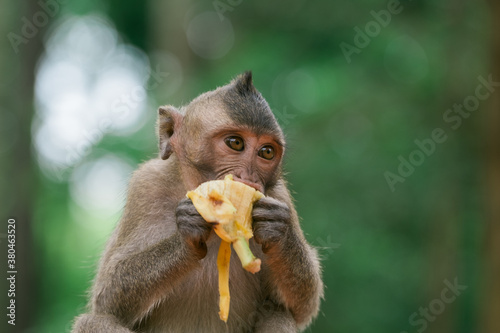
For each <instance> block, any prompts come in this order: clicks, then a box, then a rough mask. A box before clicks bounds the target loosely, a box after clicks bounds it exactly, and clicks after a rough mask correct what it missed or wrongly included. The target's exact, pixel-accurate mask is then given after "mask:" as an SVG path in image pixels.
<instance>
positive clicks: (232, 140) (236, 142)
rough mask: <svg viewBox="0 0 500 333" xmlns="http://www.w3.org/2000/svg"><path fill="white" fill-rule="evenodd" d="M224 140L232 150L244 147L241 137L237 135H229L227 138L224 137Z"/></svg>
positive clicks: (240, 149)
mask: <svg viewBox="0 0 500 333" xmlns="http://www.w3.org/2000/svg"><path fill="white" fill-rule="evenodd" d="M224 142H225V143H226V145H227V146H228V147H229V148H231V149H233V150H237V151H242V150H243V149H244V148H245V144H244V143H243V139H242V138H240V137H239V136H230V137H228V138H225V139H224Z"/></svg>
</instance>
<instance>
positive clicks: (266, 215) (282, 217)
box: [252, 206, 290, 222]
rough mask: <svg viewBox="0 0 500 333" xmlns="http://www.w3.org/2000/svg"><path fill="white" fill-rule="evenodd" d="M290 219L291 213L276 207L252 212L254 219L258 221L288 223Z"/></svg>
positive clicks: (262, 208) (260, 208)
mask: <svg viewBox="0 0 500 333" xmlns="http://www.w3.org/2000/svg"><path fill="white" fill-rule="evenodd" d="M289 218H290V211H289V210H288V209H286V208H283V207H277V206H274V207H272V208H267V207H257V208H254V209H253V211H252V219H253V220H254V222H256V221H257V222H258V221H287V220H288V219H289Z"/></svg>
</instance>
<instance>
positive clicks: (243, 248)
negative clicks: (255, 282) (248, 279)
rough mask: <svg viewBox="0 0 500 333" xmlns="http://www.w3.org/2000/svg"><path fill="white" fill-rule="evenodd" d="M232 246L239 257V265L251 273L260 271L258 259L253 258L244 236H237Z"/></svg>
mask: <svg viewBox="0 0 500 333" xmlns="http://www.w3.org/2000/svg"><path fill="white" fill-rule="evenodd" d="M233 248H234V250H235V251H236V254H237V255H238V257H239V258H240V261H241V265H242V266H243V268H244V269H246V270H247V271H249V272H250V273H253V274H255V273H257V272H258V271H260V259H257V258H255V256H254V255H253V253H252V251H251V250H250V247H249V246H248V240H246V239H245V237H238V238H237V239H236V241H234V242H233Z"/></svg>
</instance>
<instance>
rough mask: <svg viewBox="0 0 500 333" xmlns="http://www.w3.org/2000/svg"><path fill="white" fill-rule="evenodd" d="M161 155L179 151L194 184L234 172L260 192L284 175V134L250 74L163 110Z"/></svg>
mask: <svg viewBox="0 0 500 333" xmlns="http://www.w3.org/2000/svg"><path fill="white" fill-rule="evenodd" d="M158 112H159V118H158V134H159V145H160V157H161V158H162V159H164V160H165V159H168V158H169V157H170V155H171V154H174V155H175V156H176V157H177V158H178V160H179V162H180V165H181V172H182V176H183V180H184V182H185V183H186V185H187V186H188V187H190V188H195V187H197V186H198V185H199V184H201V183H202V182H205V181H209V180H215V179H222V178H224V176H225V175H227V174H233V175H234V178H235V180H238V181H241V182H243V183H246V184H247V185H250V186H252V187H254V188H256V189H258V190H259V191H261V192H264V191H265V189H267V188H268V187H269V186H272V185H273V184H274V183H275V182H276V180H277V179H278V178H279V176H280V173H281V159H282V156H283V153H284V151H285V139H284V136H283V132H282V130H281V128H280V126H279V124H278V122H277V121H276V118H275V117H274V115H273V113H272V111H271V109H270V107H269V105H268V104H267V102H266V100H265V99H264V98H263V97H262V95H261V94H260V93H259V92H258V91H257V89H255V87H254V86H253V83H252V73H251V72H245V73H243V74H241V75H239V76H238V77H237V78H236V79H234V80H233V81H231V82H230V83H229V84H228V85H225V86H223V87H220V88H217V89H216V90H213V91H209V92H206V93H204V94H202V95H200V96H198V97H197V98H196V99H194V100H193V101H192V102H191V103H189V105H187V106H186V107H183V108H181V109H180V110H177V109H176V108H175V107H173V106H170V105H169V106H163V107H160V109H159V110H158Z"/></svg>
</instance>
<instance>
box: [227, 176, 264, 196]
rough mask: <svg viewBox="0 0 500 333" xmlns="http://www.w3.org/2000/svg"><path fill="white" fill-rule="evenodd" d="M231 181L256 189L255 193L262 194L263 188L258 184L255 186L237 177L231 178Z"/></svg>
mask: <svg viewBox="0 0 500 333" xmlns="http://www.w3.org/2000/svg"><path fill="white" fill-rule="evenodd" d="M233 179H234V180H235V181H237V182H240V183H243V184H245V185H248V186H250V187H253V188H254V189H256V190H257V191H260V192H262V193H264V187H263V186H262V185H260V184H257V183H254V182H251V181H248V180H244V179H241V178H239V177H236V176H233Z"/></svg>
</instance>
